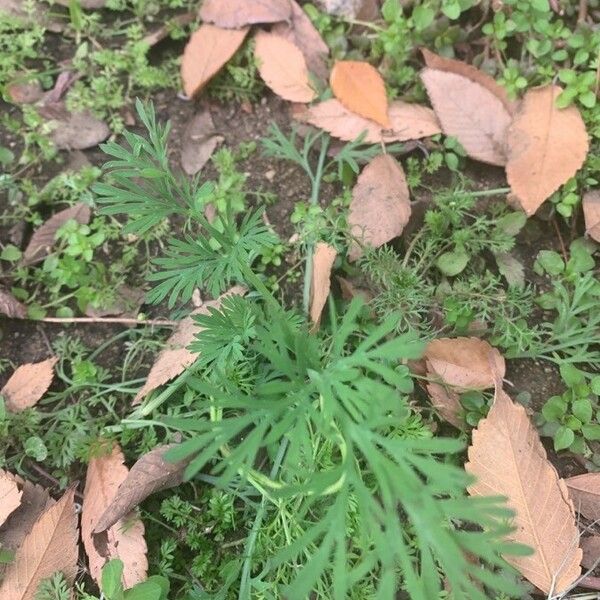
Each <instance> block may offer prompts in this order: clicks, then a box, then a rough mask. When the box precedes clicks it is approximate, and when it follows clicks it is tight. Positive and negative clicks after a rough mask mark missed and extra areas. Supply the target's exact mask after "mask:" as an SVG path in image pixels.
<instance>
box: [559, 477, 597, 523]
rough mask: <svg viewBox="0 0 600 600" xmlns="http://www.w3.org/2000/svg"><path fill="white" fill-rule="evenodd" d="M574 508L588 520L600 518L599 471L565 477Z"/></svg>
mask: <svg viewBox="0 0 600 600" xmlns="http://www.w3.org/2000/svg"><path fill="white" fill-rule="evenodd" d="M565 483H566V484H567V487H568V488H569V494H570V496H571V499H572V500H573V505H574V506H575V510H576V511H577V512H578V513H580V514H582V515H583V516H584V517H585V518H586V519H589V520H590V521H597V520H599V519H600V473H584V474H583V475H575V477H569V478H568V479H565Z"/></svg>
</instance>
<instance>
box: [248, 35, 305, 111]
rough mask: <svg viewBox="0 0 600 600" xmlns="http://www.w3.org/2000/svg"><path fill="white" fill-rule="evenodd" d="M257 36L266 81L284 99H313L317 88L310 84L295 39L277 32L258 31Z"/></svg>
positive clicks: (258, 58) (256, 50) (256, 52)
mask: <svg viewBox="0 0 600 600" xmlns="http://www.w3.org/2000/svg"><path fill="white" fill-rule="evenodd" d="M255 40H256V45H255V47H254V56H255V58H256V61H257V63H258V72H259V73H260V76H261V77H262V78H263V80H264V82H265V83H266V84H267V85H268V86H269V87H270V88H271V89H272V90H273V91H274V92H275V93H276V94H277V95H278V96H281V97H282V98H283V99H284V100H289V101H290V102H310V101H311V100H314V98H315V96H316V92H315V91H314V90H313V89H312V87H311V86H310V80H309V77H308V69H307V67H306V61H305V60H304V56H303V55H302V52H300V50H299V49H298V48H297V47H296V46H295V45H294V44H293V43H292V42H290V41H288V40H287V39H285V38H284V37H281V36H280V35H277V34H275V33H267V32H266V31H258V32H257V33H256V35H255Z"/></svg>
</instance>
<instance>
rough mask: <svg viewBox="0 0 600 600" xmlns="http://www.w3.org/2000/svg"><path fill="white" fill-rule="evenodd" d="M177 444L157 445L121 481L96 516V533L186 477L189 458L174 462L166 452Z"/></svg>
mask: <svg viewBox="0 0 600 600" xmlns="http://www.w3.org/2000/svg"><path fill="white" fill-rule="evenodd" d="M176 446H177V444H168V445H166V446H157V447H156V448H154V449H153V450H151V451H150V452H148V453H147V454H144V455H143V456H142V457H141V458H139V459H138V460H137V462H136V463H135V464H134V465H133V467H131V470H130V471H129V473H128V474H127V477H126V478H125V479H124V480H123V481H122V483H121V484H120V485H119V487H118V489H117V491H116V494H115V495H114V496H113V498H112V500H111V502H110V504H109V505H108V506H107V507H106V509H105V510H104V512H103V513H102V514H101V515H100V516H99V517H98V519H97V520H96V524H95V526H94V530H93V532H94V534H99V533H102V532H104V531H106V530H107V529H109V528H111V527H112V526H113V525H114V524H115V523H117V521H119V519H122V518H123V517H125V516H126V515H128V514H129V513H130V512H131V511H132V510H133V509H134V508H135V507H136V506H138V505H139V504H140V503H141V502H143V501H144V500H145V499H146V498H148V496H150V495H152V494H155V493H156V492H158V491H160V490H166V489H168V488H171V487H174V486H176V485H179V484H180V483H181V482H182V481H183V472H184V471H185V467H186V466H187V464H188V463H189V460H182V461H179V462H177V463H172V462H168V461H167V460H166V459H165V454H166V453H167V452H169V451H170V450H172V449H173V448H175V447H176Z"/></svg>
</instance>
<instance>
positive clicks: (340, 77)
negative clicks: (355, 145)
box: [329, 60, 390, 127]
mask: <svg viewBox="0 0 600 600" xmlns="http://www.w3.org/2000/svg"><path fill="white" fill-rule="evenodd" d="M329 83H330V85H331V89H332V91H333V94H334V95H335V97H336V98H337V99H338V100H339V101H340V102H341V103H342V104H343V105H344V106H345V107H346V108H347V109H349V110H351V111H352V112H354V113H356V114H357V115H360V116H361V117H365V118H366V119H371V120H373V121H375V122H377V123H379V124H380V125H382V126H383V127H389V126H390V120H389V117H388V99H387V95H386V93H385V83H384V82H383V78H382V77H381V75H380V73H379V71H378V70H377V69H376V68H375V67H373V66H372V65H370V64H369V63H366V62H361V61H355V60H340V61H337V62H336V63H335V65H334V66H333V69H332V70H331V76H330V78H329Z"/></svg>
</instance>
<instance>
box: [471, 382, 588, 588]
mask: <svg viewBox="0 0 600 600" xmlns="http://www.w3.org/2000/svg"><path fill="white" fill-rule="evenodd" d="M468 456H469V462H468V463H467V464H466V465H465V469H466V470H467V472H469V473H470V474H471V475H474V476H475V477H476V478H477V481H476V482H475V483H474V484H473V485H471V486H470V487H469V493H470V494H471V495H472V496H506V498H507V499H508V506H509V507H510V508H511V509H512V510H513V511H514V512H515V517H514V523H513V525H514V528H515V529H514V531H513V532H512V533H510V534H508V539H509V540H511V541H514V542H518V543H521V544H526V545H527V546H530V547H531V548H533V550H534V553H533V554H532V555H530V556H511V555H508V556H506V557H505V558H506V560H507V562H509V563H510V564H511V565H512V566H513V567H515V568H516V569H518V570H519V571H520V573H521V574H522V575H523V576H524V577H526V578H527V579H528V580H529V581H531V583H533V584H534V585H536V586H537V587H538V588H540V589H541V590H542V591H543V592H544V593H548V592H550V591H551V590H552V591H553V593H555V594H556V593H559V592H563V591H565V590H566V589H568V587H569V586H570V585H571V584H572V583H573V582H574V581H575V580H576V579H577V578H578V577H579V575H580V573H581V568H580V566H579V563H580V561H581V555H582V552H581V550H580V549H579V548H578V539H579V533H578V531H577V523H576V520H575V514H574V511H573V503H572V502H571V501H570V499H569V495H568V490H567V486H566V485H565V482H564V480H562V479H561V478H560V477H559V476H558V473H557V472H556V469H555V468H554V466H553V465H552V463H551V462H550V461H549V460H548V459H547V457H546V451H545V450H544V446H543V445H542V442H541V441H540V437H539V435H538V433H537V431H536V429H535V427H534V426H533V425H532V424H531V422H530V421H529V419H528V417H527V414H526V413H525V408H524V407H523V406H521V405H520V404H516V403H514V402H513V401H512V400H511V399H510V397H509V396H508V395H507V394H506V393H505V392H504V391H503V390H501V389H498V390H497V393H496V398H495V401H494V404H493V406H492V408H491V409H490V412H489V413H488V416H487V417H486V418H485V419H482V420H481V421H480V422H479V425H478V427H477V429H475V430H473V442H472V444H471V446H470V447H469V451H468Z"/></svg>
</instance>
